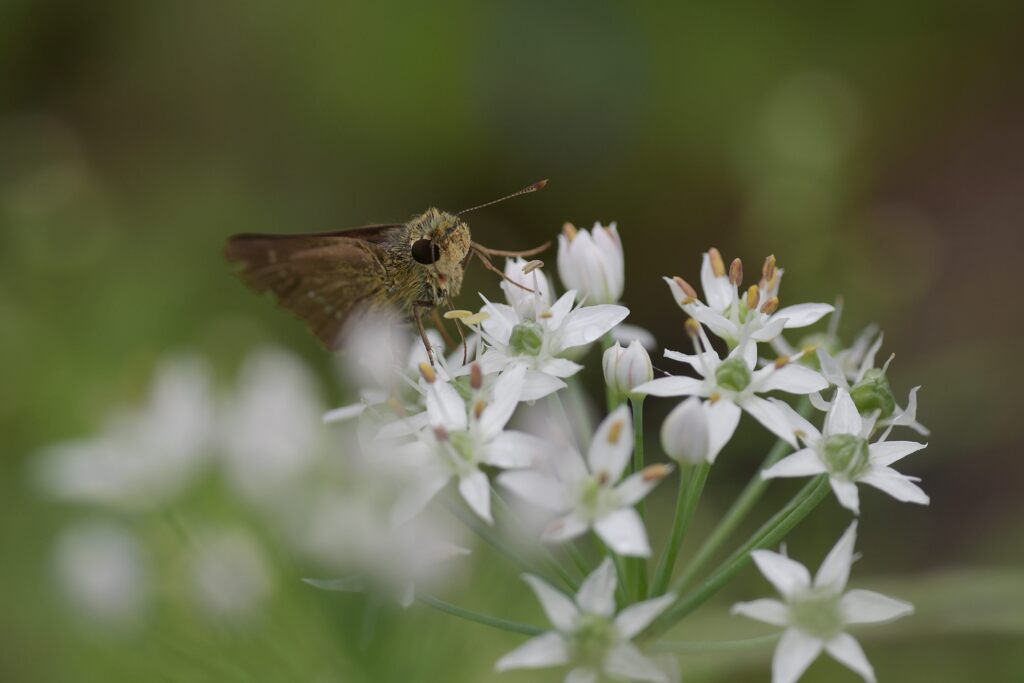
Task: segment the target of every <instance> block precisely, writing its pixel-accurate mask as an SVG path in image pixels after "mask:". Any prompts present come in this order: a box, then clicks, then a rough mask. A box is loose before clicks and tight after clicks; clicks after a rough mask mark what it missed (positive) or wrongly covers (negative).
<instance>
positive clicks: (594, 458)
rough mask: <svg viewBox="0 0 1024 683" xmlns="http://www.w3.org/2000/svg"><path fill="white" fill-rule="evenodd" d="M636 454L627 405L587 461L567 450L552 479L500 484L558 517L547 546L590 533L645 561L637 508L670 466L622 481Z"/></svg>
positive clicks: (515, 477) (503, 478)
mask: <svg viewBox="0 0 1024 683" xmlns="http://www.w3.org/2000/svg"><path fill="white" fill-rule="evenodd" d="M632 452H633V428H632V426H631V424H630V413H629V408H628V407H627V406H624V405H623V406H620V407H619V408H617V409H616V410H615V411H614V412H612V414H611V415H609V416H608V417H606V418H605V419H604V421H603V422H602V423H601V424H600V425H599V426H598V428H597V432H596V433H595V434H594V439H593V441H592V442H591V445H590V450H589V451H588V452H587V458H586V461H584V460H583V457H582V456H581V455H580V454H579V453H577V452H576V451H575V450H572V449H569V451H568V452H566V453H562V454H559V456H558V457H553V458H552V459H551V465H552V467H553V468H554V469H555V475H554V476H552V475H549V474H546V473H544V472H541V471H538V470H521V471H515V472H504V473H502V474H501V475H500V476H499V477H498V483H499V484H501V485H502V486H504V487H506V488H507V489H509V490H510V491H512V492H513V493H515V494H516V495H518V496H520V497H522V498H524V499H525V500H527V501H529V502H531V503H533V504H535V505H537V506H539V507H541V508H543V509H546V510H550V511H551V512H554V513H556V514H557V515H558V517H556V518H555V519H554V520H553V521H552V522H551V523H550V524H548V526H547V528H546V529H545V530H544V532H543V535H542V538H543V539H544V540H545V541H548V542H552V543H558V542H562V541H567V540H569V539H572V538H576V537H578V536H581V535H582V534H583V533H585V532H586V531H587V530H588V529H591V528H592V529H593V530H594V531H595V532H596V533H597V535H598V536H599V537H600V538H601V540H603V541H604V542H605V543H606V544H607V545H608V547H609V548H611V549H612V550H613V551H615V552H616V553H617V554H619V555H630V556H637V557H647V556H649V555H650V554H651V546H650V543H649V542H648V540H647V531H646V529H645V528H644V523H643V521H642V520H641V519H640V515H639V514H637V512H636V510H634V509H633V506H634V505H635V504H636V503H637V502H639V501H640V500H641V499H642V498H643V497H644V496H646V495H647V494H648V493H650V491H651V490H652V489H653V488H654V487H655V486H657V485H658V482H660V481H661V480H662V479H664V478H665V477H666V476H668V475H669V473H670V472H671V471H672V467H671V466H670V465H661V464H657V465H649V466H647V467H645V468H644V469H643V470H641V471H640V472H636V473H634V474H632V475H630V476H628V477H626V478H625V479H624V480H622V481H621V482H620V481H619V480H620V479H621V478H622V474H623V472H625V469H626V465H627V464H628V463H629V459H630V455H631V454H632Z"/></svg>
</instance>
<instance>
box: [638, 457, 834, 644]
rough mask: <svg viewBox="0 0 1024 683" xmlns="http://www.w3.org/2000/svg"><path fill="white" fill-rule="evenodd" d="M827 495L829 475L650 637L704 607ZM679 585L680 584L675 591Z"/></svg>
mask: <svg viewBox="0 0 1024 683" xmlns="http://www.w3.org/2000/svg"><path fill="white" fill-rule="evenodd" d="M828 492H829V484H828V477H827V476H826V475H819V476H817V477H815V478H814V479H812V480H811V481H809V482H807V484H806V485H805V486H804V487H803V488H802V489H800V491H799V492H798V493H797V494H796V495H795V496H793V498H792V499H791V500H790V501H789V503H787V504H786V506H785V507H783V508H782V509H781V510H779V511H778V512H777V513H775V514H774V515H773V516H772V517H771V519H769V520H768V521H767V522H765V523H764V524H763V525H761V528H759V529H758V530H757V531H755V532H754V534H753V535H752V536H751V537H750V538H748V539H747V541H746V542H745V543H744V544H743V545H741V546H740V547H739V548H737V549H736V551H735V552H733V554H732V555H730V556H729V558H728V559H726V560H725V561H724V562H723V563H722V564H721V565H719V566H718V568H717V569H716V570H715V571H714V572H712V574H711V576H709V577H708V578H707V579H705V580H704V582H703V583H701V584H700V585H699V586H698V587H697V588H696V589H695V590H694V591H693V592H691V593H689V594H688V595H686V596H684V597H682V598H680V599H679V600H677V601H676V602H675V604H674V605H672V607H670V608H669V610H668V611H667V612H665V614H663V615H662V616H661V618H659V619H658V620H657V621H656V622H655V624H654V625H653V626H652V627H651V628H650V630H649V633H648V636H649V637H650V636H656V635H660V634H661V633H664V632H665V631H666V630H667V629H668V628H670V627H671V626H673V625H674V624H675V623H676V622H678V621H679V620H680V619H682V618H683V617H685V616H686V615H687V614H689V613H690V612H692V611H693V610H695V609H697V608H698V607H700V606H701V605H703V604H704V603H705V602H706V601H707V600H708V599H709V598H710V597H711V596H713V595H714V594H715V593H717V592H718V591H719V590H720V589H721V588H722V586H724V585H725V584H726V583H728V582H729V580H730V579H732V577H734V576H735V575H736V574H737V573H738V572H739V571H740V570H741V569H743V568H744V567H745V566H746V565H747V563H748V562H749V561H750V553H751V552H752V551H754V550H757V549H759V548H766V547H768V546H773V545H776V544H777V543H779V541H781V540H782V539H783V538H785V537H786V534H788V533H789V532H790V530H791V529H792V528H793V527H795V526H796V525H797V524H799V523H800V522H801V521H802V520H803V518H804V517H806V516H807V515H808V514H809V513H810V512H811V510H813V509H814V508H815V507H817V505H818V503H820V502H821V501H822V500H823V499H824V498H825V496H826V495H827V494H828ZM680 578H682V577H680ZM679 583H680V582H679V581H677V582H676V586H673V589H675V588H676V587H677V586H678V585H679Z"/></svg>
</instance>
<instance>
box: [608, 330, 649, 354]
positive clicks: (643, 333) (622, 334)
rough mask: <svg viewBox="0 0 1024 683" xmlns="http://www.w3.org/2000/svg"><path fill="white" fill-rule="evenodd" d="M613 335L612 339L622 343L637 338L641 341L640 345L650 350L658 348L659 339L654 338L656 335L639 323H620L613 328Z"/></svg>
mask: <svg viewBox="0 0 1024 683" xmlns="http://www.w3.org/2000/svg"><path fill="white" fill-rule="evenodd" d="M611 335H612V340H613V341H617V342H619V343H620V344H630V343H632V342H633V341H634V340H636V341H639V342H640V346H642V347H644V348H645V349H647V350H648V351H657V350H658V340H657V339H655V338H654V335H653V334H651V333H650V331H649V330H645V329H644V328H642V327H640V326H639V325H630V324H629V323H619V324H618V325H616V326H615V327H613V328H612V331H611Z"/></svg>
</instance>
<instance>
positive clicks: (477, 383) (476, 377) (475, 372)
mask: <svg viewBox="0 0 1024 683" xmlns="http://www.w3.org/2000/svg"><path fill="white" fill-rule="evenodd" d="M483 385H484V371H483V370H482V369H481V368H480V364H479V363H473V364H472V365H470V366H469V386H470V387H472V388H473V391H480V387H482V386H483Z"/></svg>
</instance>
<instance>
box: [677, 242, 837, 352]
mask: <svg viewBox="0 0 1024 683" xmlns="http://www.w3.org/2000/svg"><path fill="white" fill-rule="evenodd" d="M664 279H665V282H666V283H668V286H669V289H670V290H672V296H673V298H675V300H676V303H677V304H679V306H680V307H681V308H682V309H683V310H684V311H686V313H687V314H689V315H691V316H693V317H694V318H696V319H697V320H699V321H700V322H702V323H704V324H705V325H707V326H708V329H710V330H711V331H712V332H713V333H714V334H715V335H716V336H718V337H720V338H721V339H723V340H725V342H726V343H727V344H728V345H729V346H730V348H731V347H733V346H736V345H737V344H739V343H740V341H741V340H742V339H744V338H746V337H747V336H749V337H750V338H751V339H753V340H754V341H758V342H767V341H771V340H772V339H774V338H775V337H777V336H779V334H780V333H781V332H782V330H783V329H791V328H795V327H807V326H808V325H812V324H814V323H816V322H817V321H818V320H820V319H821V318H822V317H823V316H825V315H827V314H828V313H830V312H831V311H832V306H831V305H830V304H796V305H794V306H786V307H785V308H781V309H780V308H779V297H778V294H779V282H780V281H781V280H782V269H781V268H776V267H775V257H774V256H769V257H768V258H767V259H766V260H765V264H764V268H763V269H762V277H761V280H760V282H759V283H758V284H756V285H751V286H750V288H749V289H747V290H746V291H744V292H741V291H740V286H741V283H742V281H743V264H742V263H741V262H740V260H739V259H735V260H734V261H733V263H732V265H731V266H730V268H729V269H728V270H726V268H725V263H724V262H723V261H722V255H721V254H720V253H718V250H717V249H715V248H713V247H712V248H711V249H709V250H708V251H707V252H705V254H704V260H703V263H702V265H701V269H700V281H701V287H702V288H703V289H704V296H705V297H706V298H707V303H705V302H703V301H701V300H700V299H699V298H698V297H697V292H696V290H694V289H693V287H691V286H690V285H689V284H688V283H687V282H686V281H685V280H683V279H682V278H680V277H675V278H668V277H666V278H664Z"/></svg>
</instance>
